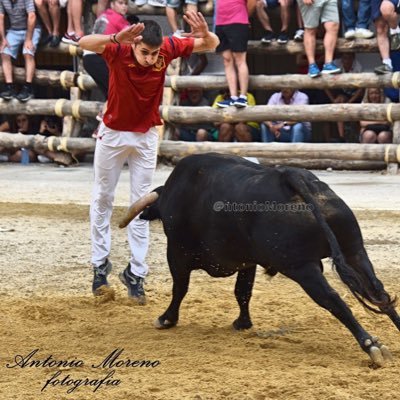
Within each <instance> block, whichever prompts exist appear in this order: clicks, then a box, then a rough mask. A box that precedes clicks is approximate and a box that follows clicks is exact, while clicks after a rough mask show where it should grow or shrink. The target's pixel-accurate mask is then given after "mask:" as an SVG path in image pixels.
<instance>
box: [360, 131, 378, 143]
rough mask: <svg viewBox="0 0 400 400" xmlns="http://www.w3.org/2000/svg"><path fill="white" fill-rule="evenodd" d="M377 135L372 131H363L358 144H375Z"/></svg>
mask: <svg viewBox="0 0 400 400" xmlns="http://www.w3.org/2000/svg"><path fill="white" fill-rule="evenodd" d="M376 140H377V135H376V133H375V132H374V131H370V130H365V131H364V132H363V133H362V134H361V140H360V143H376Z"/></svg>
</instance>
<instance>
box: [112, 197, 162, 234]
mask: <svg viewBox="0 0 400 400" xmlns="http://www.w3.org/2000/svg"><path fill="white" fill-rule="evenodd" d="M157 199H158V193H157V192H151V193H148V194H146V195H145V196H143V197H141V198H140V199H139V200H138V201H136V202H135V203H133V204H132V205H131V206H130V207H129V209H128V211H127V213H126V215H125V217H124V218H123V219H122V220H121V222H120V223H119V225H118V226H119V227H120V228H125V227H126V226H127V225H128V224H129V223H130V222H131V221H132V220H133V219H134V218H135V217H136V216H137V215H139V214H140V213H141V212H142V211H143V210H144V209H145V208H146V207H148V206H149V205H151V204H153V203H154V202H155V201H156V200H157Z"/></svg>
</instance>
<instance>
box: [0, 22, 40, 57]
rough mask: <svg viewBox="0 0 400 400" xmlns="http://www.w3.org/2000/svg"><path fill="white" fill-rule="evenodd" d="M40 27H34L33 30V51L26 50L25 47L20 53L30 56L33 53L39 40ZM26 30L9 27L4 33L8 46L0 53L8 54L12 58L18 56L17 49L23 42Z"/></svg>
mask: <svg viewBox="0 0 400 400" xmlns="http://www.w3.org/2000/svg"><path fill="white" fill-rule="evenodd" d="M40 33H41V29H40V28H35V29H34V31H33V37H32V43H33V45H34V46H35V48H34V50H33V51H30V50H27V49H25V48H23V49H22V54H30V55H31V56H34V55H35V52H36V49H37V46H38V44H39V40H40ZM25 36H26V30H23V31H15V30H13V29H9V30H8V31H7V34H6V38H7V42H8V44H9V47H6V48H5V49H4V50H3V51H2V54H8V55H9V56H11V57H12V58H14V59H17V58H18V50H19V48H20V47H21V46H23V44H24V42H25Z"/></svg>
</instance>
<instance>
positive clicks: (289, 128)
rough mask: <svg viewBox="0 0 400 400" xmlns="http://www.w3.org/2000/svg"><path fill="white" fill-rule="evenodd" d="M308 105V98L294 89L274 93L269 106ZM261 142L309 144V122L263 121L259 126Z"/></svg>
mask: <svg viewBox="0 0 400 400" xmlns="http://www.w3.org/2000/svg"><path fill="white" fill-rule="evenodd" d="M302 104H308V96H307V95H306V94H305V93H302V92H300V91H298V90H295V89H289V88H285V89H282V90H281V91H280V92H278V93H274V94H273V95H272V96H271V97H270V99H269V101H268V105H269V106H279V105H302ZM261 130H262V141H263V142H292V143H295V142H310V141H311V124H310V122H296V121H265V122H264V123H263V124H261Z"/></svg>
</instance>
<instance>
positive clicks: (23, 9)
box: [0, 0, 35, 31]
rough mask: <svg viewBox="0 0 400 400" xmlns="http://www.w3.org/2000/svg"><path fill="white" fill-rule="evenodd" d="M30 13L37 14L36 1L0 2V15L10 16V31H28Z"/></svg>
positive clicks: (7, 0)
mask: <svg viewBox="0 0 400 400" xmlns="http://www.w3.org/2000/svg"><path fill="white" fill-rule="evenodd" d="M29 12H35V4H34V0H0V14H3V15H5V14H7V15H8V18H9V20H10V29H13V30H16V31H24V30H26V29H27V27H28V23H27V21H28V13H29Z"/></svg>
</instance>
